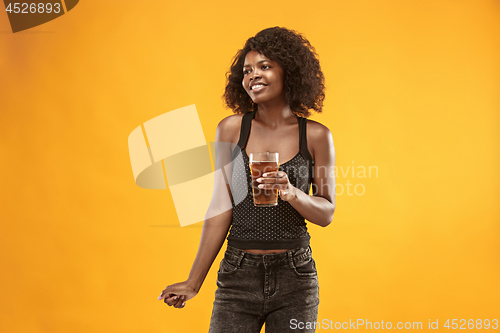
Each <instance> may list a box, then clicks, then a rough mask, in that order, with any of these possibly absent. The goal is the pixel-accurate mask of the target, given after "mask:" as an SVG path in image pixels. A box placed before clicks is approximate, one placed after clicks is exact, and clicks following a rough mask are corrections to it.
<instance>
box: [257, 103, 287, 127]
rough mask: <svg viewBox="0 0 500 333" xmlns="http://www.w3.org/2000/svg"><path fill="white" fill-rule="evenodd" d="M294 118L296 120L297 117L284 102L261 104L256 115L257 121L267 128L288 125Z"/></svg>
mask: <svg viewBox="0 0 500 333" xmlns="http://www.w3.org/2000/svg"><path fill="white" fill-rule="evenodd" d="M292 118H295V115H294V114H293V112H292V110H291V109H290V106H289V105H288V104H286V103H285V102H284V101H283V102H280V103H275V104H271V103H266V104H259V107H258V109H257V113H256V114H255V119H256V120H257V121H261V122H263V123H264V124H265V125H266V126H269V127H272V128H274V127H278V126H280V125H283V124H286V123H288V122H290V120H291V119H292Z"/></svg>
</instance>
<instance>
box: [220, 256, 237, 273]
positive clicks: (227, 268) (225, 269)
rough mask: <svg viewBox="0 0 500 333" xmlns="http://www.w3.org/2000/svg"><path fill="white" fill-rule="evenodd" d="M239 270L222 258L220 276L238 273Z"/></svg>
mask: <svg viewBox="0 0 500 333" xmlns="http://www.w3.org/2000/svg"><path fill="white" fill-rule="evenodd" d="M237 270H238V267H237V266H236V265H235V264H233V263H231V262H230V261H228V260H227V259H226V258H222V260H221V262H220V266H219V274H229V273H233V272H236V271H237Z"/></svg>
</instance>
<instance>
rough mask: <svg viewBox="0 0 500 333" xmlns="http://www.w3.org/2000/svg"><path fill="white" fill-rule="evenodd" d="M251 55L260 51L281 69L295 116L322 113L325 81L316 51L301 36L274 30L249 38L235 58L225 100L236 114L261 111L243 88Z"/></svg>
mask: <svg viewBox="0 0 500 333" xmlns="http://www.w3.org/2000/svg"><path fill="white" fill-rule="evenodd" d="M250 51H258V52H259V53H261V54H263V55H264V56H266V57H268V58H269V59H271V60H273V61H276V62H277V63H278V65H280V66H281V68H282V69H283V73H284V87H283V88H284V90H285V98H286V101H287V103H288V105H289V106H290V109H291V110H292V111H293V112H294V113H296V114H298V115H300V116H302V117H308V116H310V115H311V112H310V111H309V110H314V111H315V112H318V113H319V112H321V111H322V109H323V101H324V99H325V78H324V76H323V72H322V71H321V67H320V65H319V60H318V58H317V54H316V51H315V49H314V47H312V46H311V44H310V43H309V41H308V40H307V39H306V38H305V37H303V36H302V35H301V34H299V33H297V32H295V31H293V30H289V29H286V28H281V27H274V28H268V29H264V30H262V31H260V32H259V33H257V34H256V35H255V37H251V38H249V39H248V40H247V41H246V43H245V46H244V47H243V49H241V50H239V51H238V52H237V53H236V55H235V56H234V58H233V62H232V65H231V68H230V70H229V72H228V73H227V75H226V78H227V83H226V90H225V92H224V95H223V97H222V98H223V99H224V101H225V103H226V105H227V106H228V107H229V108H230V109H232V110H233V112H234V113H248V112H252V111H254V110H257V107H258V105H257V104H255V103H254V102H253V101H252V99H251V98H250V96H248V94H247V92H246V91H245V89H244V88H243V86H242V84H241V82H242V80H243V65H244V62H245V57H246V55H247V53H248V52H250Z"/></svg>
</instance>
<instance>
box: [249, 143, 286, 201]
mask: <svg viewBox="0 0 500 333" xmlns="http://www.w3.org/2000/svg"><path fill="white" fill-rule="evenodd" d="M278 168H279V155H278V153H269V152H265V153H251V154H250V171H251V172H252V192H253V204H254V206H258V207H271V206H276V205H278V190H267V189H263V188H259V185H260V184H263V183H259V182H258V181H257V179H259V178H261V177H262V175H263V174H265V173H266V172H273V171H278Z"/></svg>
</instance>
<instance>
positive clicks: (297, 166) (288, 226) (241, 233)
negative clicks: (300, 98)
mask: <svg viewBox="0 0 500 333" xmlns="http://www.w3.org/2000/svg"><path fill="white" fill-rule="evenodd" d="M255 113H256V112H255V111H254V112H250V113H247V114H245V115H244V116H243V118H242V121H241V131H240V140H239V142H238V146H239V147H236V149H235V150H234V151H233V171H232V175H231V193H232V196H233V198H232V199H233V220H232V225H231V230H230V231H229V235H228V237H227V240H228V245H230V246H233V247H236V248H239V249H262V250H271V249H292V248H297V247H307V246H308V245H309V239H310V236H309V233H308V232H307V226H306V223H305V219H304V217H302V215H300V214H299V212H297V211H296V210H295V208H293V207H292V205H290V204H289V203H288V202H286V201H283V200H281V198H280V197H279V196H278V205H277V206H272V207H256V206H254V204H253V195H252V178H251V174H250V166H249V162H250V160H249V157H248V155H247V153H246V151H245V146H246V143H247V140H248V136H249V134H250V128H251V126H252V120H253V118H254V117H255ZM297 120H298V122H299V147H300V151H299V152H298V153H297V154H296V155H295V156H294V157H293V158H292V159H291V160H290V161H287V162H285V163H282V164H281V163H280V167H279V170H281V171H285V172H286V173H287V175H288V179H289V180H290V183H291V184H292V185H293V186H295V187H296V188H298V189H300V190H301V191H303V192H305V193H307V194H309V190H310V187H311V182H312V171H313V165H314V161H313V160H312V157H311V154H310V153H309V151H308V150H307V136H306V124H307V119H306V118H302V117H297ZM240 150H241V158H238V154H239V153H240Z"/></svg>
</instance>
